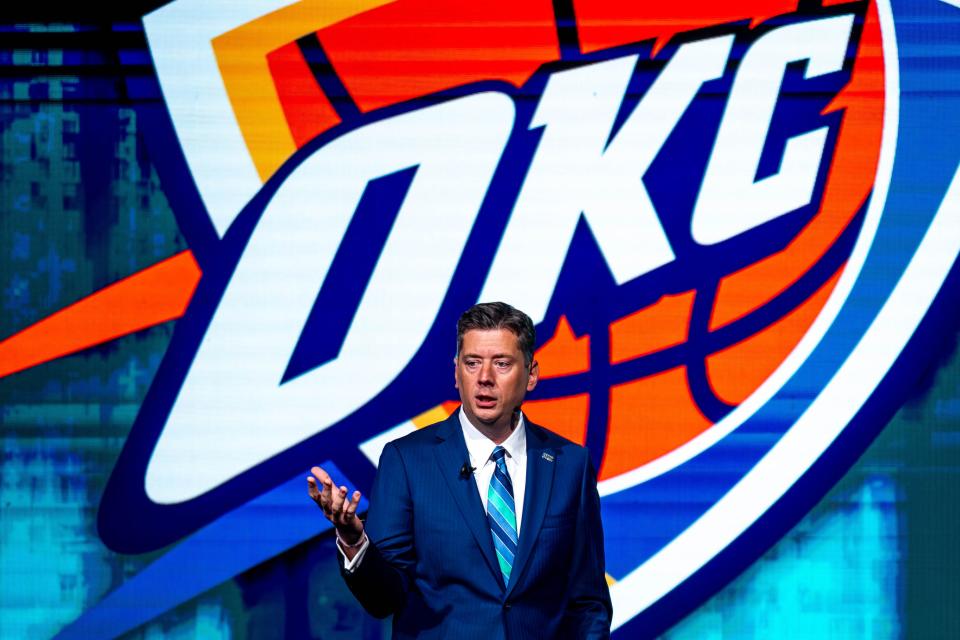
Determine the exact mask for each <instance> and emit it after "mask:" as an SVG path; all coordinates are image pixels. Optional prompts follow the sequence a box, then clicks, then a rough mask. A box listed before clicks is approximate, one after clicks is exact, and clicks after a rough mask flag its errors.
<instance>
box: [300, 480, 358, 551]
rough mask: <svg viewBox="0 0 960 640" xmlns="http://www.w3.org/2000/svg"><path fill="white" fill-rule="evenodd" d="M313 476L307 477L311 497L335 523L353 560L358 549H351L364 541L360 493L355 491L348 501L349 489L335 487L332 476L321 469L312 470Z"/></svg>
mask: <svg viewBox="0 0 960 640" xmlns="http://www.w3.org/2000/svg"><path fill="white" fill-rule="evenodd" d="M310 473H311V474H313V475H311V476H308V477H307V490H308V491H309V493H310V497H311V498H313V501H314V502H316V503H317V506H319V507H320V509H321V510H322V511H323V515H324V516H325V517H326V518H327V520H329V521H330V522H332V523H333V526H334V527H336V529H337V536H338V537H339V538H340V541H341V542H342V543H343V544H342V545H341V548H343V547H344V545H347V548H343V551H344V553H345V554H346V556H347V558H348V559H351V558H353V556H354V554H355V553H356V551H357V550H356V549H351V548H349V547H350V546H352V545H358V544H359V542H360V541H361V540H362V539H363V522H362V521H361V520H360V518H358V517H357V505H358V504H360V492H359V491H354V492H353V496H352V497H351V498H350V500H347V488H346V487H335V486H334V485H333V480H331V479H330V475H329V474H328V473H327V472H326V471H324V470H323V469H321V468H320V467H313V468H312V469H310Z"/></svg>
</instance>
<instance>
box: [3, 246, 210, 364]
mask: <svg viewBox="0 0 960 640" xmlns="http://www.w3.org/2000/svg"><path fill="white" fill-rule="evenodd" d="M199 280H200V268H199V267H198V266H197V263H196V261H195V260H194V259H193V254H192V253H190V252H189V251H183V252H181V253H178V254H176V255H174V256H172V257H170V258H167V259H166V260H163V261H162V262H159V263H157V264H155V265H153V266H151V267H147V268H146V269H144V270H143V271H140V272H139V273H135V274H133V275H132V276H129V277H127V278H124V279H123V280H120V281H119V282H115V283H113V284H111V285H110V286H108V287H105V288H103V289H101V290H100V291H97V292H96V293H93V294H91V295H89V296H87V297H86V298H83V299H81V300H79V301H77V302H75V303H73V304H72V305H70V306H69V307H66V308H64V309H61V310H60V311H58V312H56V313H54V314H53V315H51V316H48V317H46V318H44V319H43V320H41V321H39V322H37V323H36V324H33V325H31V326H29V327H27V328H26V329H24V330H22V331H20V332H19V333H15V334H14V335H12V336H10V337H9V338H7V339H6V340H4V341H2V342H0V378H2V377H4V376H8V375H10V374H12V373H16V372H18V371H23V370H24V369H29V368H30V367H35V366H37V365H38V364H42V363H44V362H49V361H50V360H54V359H56V358H60V357H62V356H66V355H70V354H71V353H76V352H77V351H81V350H83V349H86V348H88V347H92V346H95V345H98V344H102V343H104V342H108V341H110V340H114V339H115V338H119V337H121V336H125V335H128V334H130V333H133V332H135V331H139V330H141V329H146V328H148V327H152V326H154V325H157V324H160V323H161V322H166V321H167V320H174V319H176V318H179V317H180V316H182V315H183V313H184V311H185V310H186V308H187V305H188V304H189V302H190V298H191V297H193V291H194V289H195V288H196V286H197V282H198V281H199Z"/></svg>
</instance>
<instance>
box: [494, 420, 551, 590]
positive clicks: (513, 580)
mask: <svg viewBox="0 0 960 640" xmlns="http://www.w3.org/2000/svg"><path fill="white" fill-rule="evenodd" d="M525 422H526V421H525ZM526 424H527V486H526V489H525V494H524V498H523V520H522V521H521V522H520V540H519V542H518V544H517V555H516V557H515V558H514V560H513V571H512V573H511V575H510V586H509V587H508V588H507V594H506V595H507V596H509V595H510V594H511V593H512V592H513V589H514V587H515V586H516V585H517V583H519V582H520V578H521V576H522V575H523V570H524V568H525V567H526V564H527V560H528V559H529V558H530V554H531V553H532V552H533V543H534V542H536V539H537V536H538V535H539V533H540V527H541V526H542V525H543V517H544V515H545V514H546V512H547V504H548V503H549V502H550V489H551V488H552V487H553V473H554V469H555V468H556V466H557V463H556V462H554V458H555V454H553V453H551V452H548V451H547V449H548V448H549V447H547V446H546V436H545V435H544V434H543V433H542V431H541V430H540V427H538V426H536V425H534V424H531V423H529V422H526ZM544 453H547V455H546V456H544Z"/></svg>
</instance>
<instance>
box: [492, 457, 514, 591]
mask: <svg viewBox="0 0 960 640" xmlns="http://www.w3.org/2000/svg"><path fill="white" fill-rule="evenodd" d="M506 455H507V450H506V449H504V448H503V447H501V446H499V445H498V446H497V447H496V448H495V449H494V450H493V454H492V455H491V456H490V458H491V459H492V460H493V461H494V462H495V463H496V465H497V466H496V468H495V469H494V470H493V478H491V479H490V488H489V489H488V491H487V521H488V522H489V523H490V532H491V534H493V547H494V549H496V551H497V561H498V562H499V563H500V571H501V573H503V584H504V585H505V586H506V585H508V584H510V571H511V569H513V557H514V556H515V555H516V553H517V513H516V510H515V509H514V506H513V482H511V480H510V473H509V472H507V461H506V459H505V456H506Z"/></svg>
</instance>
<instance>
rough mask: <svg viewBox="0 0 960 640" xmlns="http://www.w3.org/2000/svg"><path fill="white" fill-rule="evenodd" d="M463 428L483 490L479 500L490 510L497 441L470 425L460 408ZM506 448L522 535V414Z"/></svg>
mask: <svg viewBox="0 0 960 640" xmlns="http://www.w3.org/2000/svg"><path fill="white" fill-rule="evenodd" d="M460 428H461V429H462V430H463V439H464V440H466V441H467V453H469V454H470V466H471V467H473V468H474V472H473V479H474V480H476V482H477V490H479V491H480V502H481V503H483V510H484V511H486V510H487V492H488V491H489V489H490V480H492V479H493V470H494V469H495V468H496V466H497V463H496V462H494V461H493V460H492V459H491V458H490V456H492V455H493V450H494V448H495V447H496V446H497V444H496V443H495V442H494V441H493V440H491V439H490V438H488V437H487V436H485V435H483V434H482V433H480V431H479V430H478V429H477V428H476V427H475V426H473V425H472V424H470V420H469V419H467V414H465V413H464V412H463V409H460ZM500 446H501V447H503V448H504V449H506V450H507V456H506V458H505V460H506V463H507V472H508V473H509V474H510V480H511V481H512V482H513V504H514V511H516V514H517V535H519V534H520V520H521V518H522V517H523V495H524V490H525V489H526V487H527V430H526V429H524V428H523V414H522V413H521V414H520V419H519V420H518V421H517V426H516V427H514V429H513V433H511V434H510V435H509V436H507V439H506V440H504V441H503V442H501V443H500Z"/></svg>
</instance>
